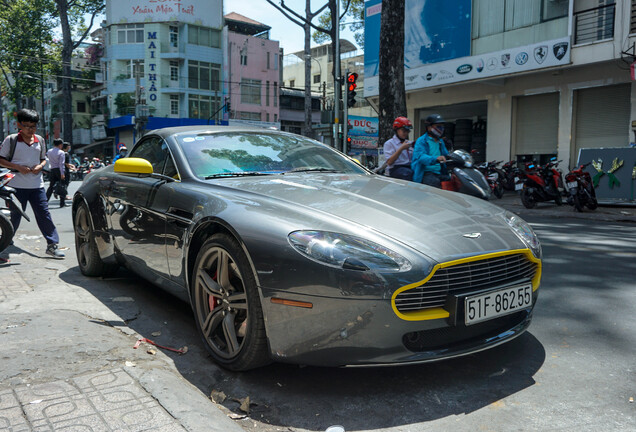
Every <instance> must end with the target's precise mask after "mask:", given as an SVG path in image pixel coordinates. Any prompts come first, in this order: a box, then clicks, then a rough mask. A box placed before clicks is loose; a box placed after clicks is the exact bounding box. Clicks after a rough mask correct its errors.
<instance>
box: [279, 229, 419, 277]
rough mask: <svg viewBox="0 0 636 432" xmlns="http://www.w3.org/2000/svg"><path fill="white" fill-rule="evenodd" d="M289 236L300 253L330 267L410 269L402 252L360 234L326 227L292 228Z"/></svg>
mask: <svg viewBox="0 0 636 432" xmlns="http://www.w3.org/2000/svg"><path fill="white" fill-rule="evenodd" d="M288 239H289V243H290V244H291V245H292V246H293V247H294V249H296V250H297V251H298V252H300V253H301V254H302V255H304V256H306V257H307V258H309V259H311V260H314V261H317V262H319V263H321V264H325V265H328V266H330V267H337V268H345V269H350V270H361V271H365V270H374V271H381V272H400V271H407V270H410V269H411V263H410V262H409V261H408V260H407V259H406V258H404V257H403V256H402V255H400V254H398V253H397V252H394V251H392V250H390V249H387V248H385V247H384V246H381V245H379V244H377V243H374V242H372V241H369V240H365V239H362V238H360V237H355V236H351V235H347V234H340V233H334V232H325V231H294V232H292V233H290V234H289V235H288Z"/></svg>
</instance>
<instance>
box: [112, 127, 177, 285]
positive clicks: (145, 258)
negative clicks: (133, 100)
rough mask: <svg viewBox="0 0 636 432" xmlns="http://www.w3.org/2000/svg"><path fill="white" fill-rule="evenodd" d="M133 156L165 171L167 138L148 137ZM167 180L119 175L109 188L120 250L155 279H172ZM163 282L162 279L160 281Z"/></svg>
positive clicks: (114, 237)
mask: <svg viewBox="0 0 636 432" xmlns="http://www.w3.org/2000/svg"><path fill="white" fill-rule="evenodd" d="M130 157H138V158H142V159H146V160H147V161H148V162H150V163H151V164H152V167H153V172H155V173H159V174H161V173H163V170H164V166H165V164H166V161H167V159H168V157H169V151H168V147H167V144H166V143H165V141H164V140H163V139H162V138H160V137H158V136H149V137H144V138H143V139H142V141H140V142H139V143H138V144H137V145H136V146H135V148H134V149H133V150H132V152H131V154H130ZM165 185H166V180H164V179H158V178H154V177H139V176H135V175H127V174H116V175H115V180H114V181H113V183H112V185H111V189H110V191H109V196H108V203H109V211H108V214H109V215H110V227H111V231H112V235H113V240H114V242H115V245H116V247H117V249H118V250H119V251H120V252H121V253H122V254H123V255H124V257H125V259H126V261H127V262H128V263H129V265H131V266H132V268H133V270H135V271H136V272H138V273H140V274H142V275H143V276H144V277H146V278H149V279H150V280H153V278H155V277H156V276H160V277H162V278H166V279H170V272H169V270H168V261H167V257H166V239H165V234H166V232H165V231H166V211H167V209H168V197H167V196H166V189H165ZM157 282H160V281H157Z"/></svg>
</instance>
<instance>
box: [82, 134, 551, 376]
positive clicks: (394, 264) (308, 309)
mask: <svg viewBox="0 0 636 432" xmlns="http://www.w3.org/2000/svg"><path fill="white" fill-rule="evenodd" d="M73 221H74V227H75V240H76V246H77V247H76V250H77V257H78V261H79V265H80V269H81V271H82V273H84V274H85V275H88V276H97V275H104V274H107V273H111V272H113V271H114V270H116V268H117V267H118V266H120V265H124V266H126V267H128V268H129V269H131V270H132V271H134V272H136V273H137V274H139V275H140V276H142V277H143V278H146V279H148V280H149V281H151V282H153V283H154V284H156V285H157V286H160V287H161V288H163V289H165V290H168V291H170V292H172V293H174V294H175V295H176V296H178V297H181V298H182V299H184V300H186V301H188V302H189V303H190V304H191V306H192V309H193V312H194V318H195V320H196V325H197V328H198V330H199V332H200V334H201V337H202V340H203V343H204V344H205V347H206V348H207V350H208V351H209V352H210V354H211V355H212V357H213V358H214V360H215V361H216V362H218V363H219V364H220V365H222V366H224V367H226V368H229V369H233V370H246V369H251V368H255V367H258V366H261V365H264V364H267V363H269V362H271V361H280V362H293V363H301V364H309V365H322V366H351V365H386V364H410V363H418V362H427V361H432V360H440V359H445V358H450V357H455V356H460V355H465V354H469V353H474V352H476V351H480V350H483V349H486V348H490V347H493V346H496V345H498V344H501V343H503V342H506V341H509V340H511V339H513V338H515V337H516V336H518V335H520V334H521V333H523V332H524V331H525V330H526V329H527V328H528V326H529V325H530V320H531V317H532V310H533V307H534V305H535V302H536V299H537V294H538V292H537V289H538V288H539V281H540V278H541V247H540V245H539V241H538V240H537V237H536V236H535V234H534V232H533V231H532V229H531V228H530V226H529V225H528V224H527V223H525V222H524V221H523V220H521V219H520V218H519V217H518V216H516V215H514V214H511V213H509V212H507V211H504V210H503V209H501V208H500V207H497V206H495V205H492V204H489V203H488V202H486V201H483V200H480V199H477V198H472V197H470V196H466V195H461V194H458V193H455V192H448V191H443V190H439V189H434V188H431V187H428V186H424V185H421V184H415V183H412V182H407V181H402V180H394V179H390V178H387V177H383V176H379V175H376V174H373V173H371V172H369V171H368V170H366V169H365V168H364V167H362V166H360V165H359V164H358V163H356V161H354V160H352V159H350V158H349V157H347V156H345V155H343V154H341V153H339V152H337V151H336V150H334V149H332V148H330V147H328V146H326V145H323V144H321V143H318V142H316V141H313V140H310V139H307V138H305V137H302V136H298V135H293V134H289V133H283V132H277V131H271V130H266V129H257V128H243V127H241V128H234V127H179V128H169V129H162V130H157V131H153V132H151V133H148V134H147V135H145V136H144V137H143V138H142V139H141V140H140V141H139V142H138V143H137V144H136V145H135V146H134V148H133V149H132V151H131V152H130V155H129V156H128V157H126V158H123V159H120V160H118V161H117V162H116V163H115V164H114V166H110V167H107V168H104V169H100V170H97V171H95V172H93V173H91V174H90V175H89V176H88V177H87V178H86V179H85V181H84V183H83V184H82V186H81V187H80V189H79V190H78V192H77V193H76V194H75V196H74V199H73Z"/></svg>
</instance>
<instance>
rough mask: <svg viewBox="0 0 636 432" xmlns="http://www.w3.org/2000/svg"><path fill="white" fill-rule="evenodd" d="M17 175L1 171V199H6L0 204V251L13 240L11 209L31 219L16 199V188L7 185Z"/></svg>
mask: <svg viewBox="0 0 636 432" xmlns="http://www.w3.org/2000/svg"><path fill="white" fill-rule="evenodd" d="M13 177H15V174H13V173H12V172H11V171H8V170H2V171H0V199H1V200H4V206H1V205H0V252H2V251H3V250H5V249H6V248H7V247H8V246H9V245H10V244H11V240H13V234H15V233H14V232H13V225H12V224H11V210H12V209H13V210H16V211H18V212H19V213H20V214H21V215H22V217H23V218H25V219H26V220H27V221H29V222H30V221H31V219H29V217H28V216H27V215H26V213H24V211H23V210H22V207H21V206H20V205H18V203H16V201H15V200H14V196H15V189H13V188H12V187H9V186H7V183H9V182H10V181H11V179H12V178H13Z"/></svg>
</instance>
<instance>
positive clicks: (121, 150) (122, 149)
mask: <svg viewBox="0 0 636 432" xmlns="http://www.w3.org/2000/svg"><path fill="white" fill-rule="evenodd" d="M127 154H128V149H127V148H126V146H121V147H120V148H119V153H117V156H115V158H114V159H113V163H115V162H117V159H119V158H123V157H126V155H127Z"/></svg>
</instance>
